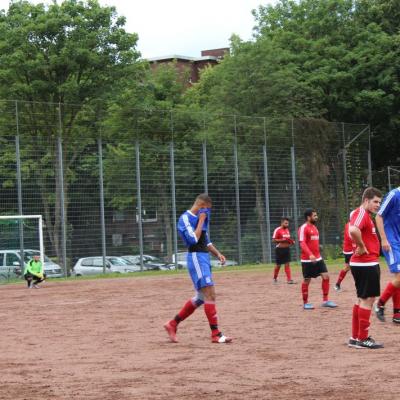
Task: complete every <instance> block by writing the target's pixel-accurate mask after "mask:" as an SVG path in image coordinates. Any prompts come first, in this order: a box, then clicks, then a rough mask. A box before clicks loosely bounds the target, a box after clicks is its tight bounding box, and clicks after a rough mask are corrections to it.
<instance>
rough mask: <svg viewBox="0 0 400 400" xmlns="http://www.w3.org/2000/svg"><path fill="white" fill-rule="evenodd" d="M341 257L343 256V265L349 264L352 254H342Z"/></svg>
mask: <svg viewBox="0 0 400 400" xmlns="http://www.w3.org/2000/svg"><path fill="white" fill-rule="evenodd" d="M343 255H344V263H345V264H349V263H350V258H351V256H352V255H353V253H351V254H344V253H343Z"/></svg>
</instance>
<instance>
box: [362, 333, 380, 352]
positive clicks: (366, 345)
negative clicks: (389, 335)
mask: <svg viewBox="0 0 400 400" xmlns="http://www.w3.org/2000/svg"><path fill="white" fill-rule="evenodd" d="M357 346H360V347H359V348H362V349H382V348H383V347H384V346H383V343H377V342H375V340H374V339H372V337H371V336H368V337H367V338H366V339H364V340H357Z"/></svg>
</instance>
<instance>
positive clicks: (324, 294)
mask: <svg viewBox="0 0 400 400" xmlns="http://www.w3.org/2000/svg"><path fill="white" fill-rule="evenodd" d="M321 286H322V298H323V300H324V301H328V295H329V278H328V279H322V285H321Z"/></svg>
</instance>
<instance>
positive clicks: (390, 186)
mask: <svg viewBox="0 0 400 400" xmlns="http://www.w3.org/2000/svg"><path fill="white" fill-rule="evenodd" d="M387 171H388V172H387V173H388V184H389V192H390V191H391V190H392V183H391V181H390V167H387Z"/></svg>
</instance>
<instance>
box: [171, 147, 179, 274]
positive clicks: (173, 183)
mask: <svg viewBox="0 0 400 400" xmlns="http://www.w3.org/2000/svg"><path fill="white" fill-rule="evenodd" d="M169 151H170V161H171V195H172V229H173V233H172V235H173V239H174V264H175V269H176V270H177V269H178V237H177V231H176V197H175V190H176V189H175V156H174V142H173V141H172V142H171V143H170V147H169Z"/></svg>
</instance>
